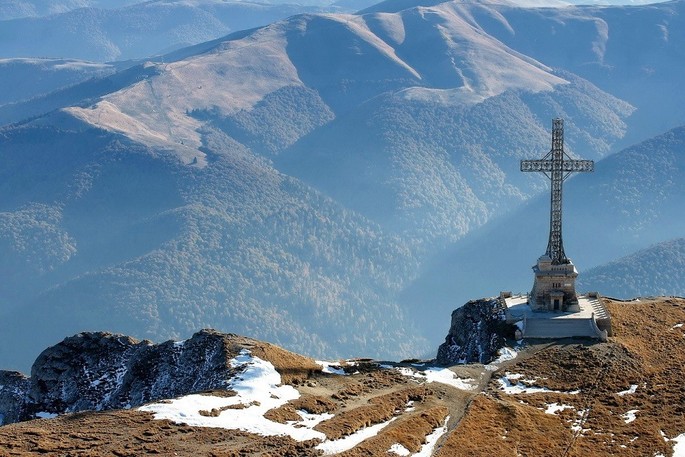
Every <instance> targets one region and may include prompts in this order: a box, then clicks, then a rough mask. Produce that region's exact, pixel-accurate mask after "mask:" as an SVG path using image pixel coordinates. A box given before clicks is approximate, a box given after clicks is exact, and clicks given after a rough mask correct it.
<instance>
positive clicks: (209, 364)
mask: <svg viewBox="0 0 685 457" xmlns="http://www.w3.org/2000/svg"><path fill="white" fill-rule="evenodd" d="M244 349H247V350H248V351H250V352H251V353H253V354H254V355H256V356H258V357H260V358H263V359H265V360H269V361H270V362H272V363H273V364H274V366H275V367H276V369H277V370H278V369H279V365H281V366H283V365H284V361H287V362H286V365H287V370H285V369H283V371H284V375H285V376H287V377H289V379H291V380H292V379H296V378H298V377H299V378H306V377H307V376H309V375H310V374H311V373H312V372H313V371H316V370H320V367H319V366H318V365H316V364H315V363H314V362H313V361H312V360H311V359H308V358H307V357H303V356H298V355H296V354H293V353H290V352H288V351H285V350H284V349H281V348H278V347H276V346H273V345H270V344H268V343H263V342H259V341H257V340H252V339H250V338H245V337H241V336H237V335H233V334H223V333H219V332H216V331H214V330H202V331H200V332H198V333H196V334H195V335H193V337H192V338H190V339H189V340H186V341H182V342H174V341H167V342H165V343H162V344H153V343H152V342H150V341H138V340H136V339H133V338H131V337H128V336H123V335H114V334H111V333H101V332H98V333H80V334H78V335H75V336H72V337H69V338H66V339H64V341H62V342H61V343H59V344H57V345H55V346H52V347H50V348H48V349H46V350H45V351H43V352H42V353H41V354H40V355H39V356H38V358H37V359H36V361H35V363H34V364H33V368H32V369H31V377H30V378H27V377H26V376H24V375H22V374H21V373H16V372H4V371H0V416H4V424H9V423H12V422H17V421H21V420H27V419H32V418H34V417H36V413H39V412H47V413H56V414H57V413H64V412H76V411H84V410H97V411H100V410H109V409H119V408H131V407H135V406H138V405H142V404H144V403H147V402H150V401H155V400H160V399H165V398H174V397H177V396H181V395H187V394H190V393H194V392H201V391H206V390H213V389H222V388H226V387H227V384H228V383H229V381H230V379H231V378H232V377H233V376H234V375H235V374H236V368H234V367H233V366H232V365H231V360H232V359H233V358H234V357H236V356H237V355H238V354H239V353H240V352H241V351H242V350H244Z"/></svg>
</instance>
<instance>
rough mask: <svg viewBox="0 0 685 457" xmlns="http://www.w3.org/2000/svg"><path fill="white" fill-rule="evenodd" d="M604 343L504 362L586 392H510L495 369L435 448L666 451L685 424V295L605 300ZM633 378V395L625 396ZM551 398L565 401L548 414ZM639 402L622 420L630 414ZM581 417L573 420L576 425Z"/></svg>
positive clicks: (538, 379)
mask: <svg viewBox="0 0 685 457" xmlns="http://www.w3.org/2000/svg"><path fill="white" fill-rule="evenodd" d="M607 305H608V308H609V310H610V312H611V315H612V317H613V326H614V334H615V336H614V337H613V338H611V339H610V341H609V342H608V343H600V344H590V343H588V342H581V343H570V342H569V343H558V344H553V345H551V346H548V347H546V348H544V349H542V350H540V351H539V352H537V353H536V354H535V355H534V356H533V357H530V358H527V359H525V360H523V361H520V362H517V363H514V364H513V365H511V366H509V367H507V368H506V371H508V372H510V373H520V374H523V375H524V376H523V379H535V382H534V385H537V386H541V387H547V388H549V389H551V390H556V391H564V392H568V391H574V390H580V393H578V394H576V395H571V394H568V393H551V392H545V393H535V394H507V393H504V392H503V391H502V390H500V389H499V384H498V383H497V381H496V379H495V378H497V377H498V376H501V375H503V374H504V371H505V370H501V371H502V372H501V373H496V374H495V375H494V376H493V381H491V383H490V385H489V387H488V389H487V391H486V392H485V393H483V394H481V395H478V396H477V397H476V398H475V400H474V401H473V402H472V403H471V405H470V406H469V409H468V411H467V414H466V416H465V418H464V420H462V421H461V422H460V423H459V424H458V426H457V427H456V429H455V430H454V431H453V432H452V433H451V434H450V435H449V437H448V439H447V440H446V442H445V443H444V445H443V447H442V449H441V452H440V453H439V454H438V455H439V456H445V457H446V456H450V457H453V456H474V455H488V456H512V455H525V456H533V455H534V456H559V457H561V456H569V457H572V456H607V455H621V456H635V457H638V456H639V457H642V456H653V455H655V454H657V453H661V454H663V455H665V456H670V455H671V452H672V447H673V444H672V443H669V442H667V441H666V440H665V439H664V437H663V436H662V432H663V434H664V435H665V437H666V438H673V437H675V436H678V435H679V434H681V433H684V432H685V379H684V378H683V367H684V366H685V332H684V328H683V327H676V325H677V324H681V323H684V322H685V301H684V300H682V299H658V300H645V301H633V302H616V301H608V303H607ZM631 385H637V386H638V387H637V390H636V392H635V393H633V394H625V395H619V394H618V393H619V392H622V391H625V390H628V389H629V387H630V386H631ZM551 403H557V404H560V405H562V404H563V405H568V406H571V408H566V409H564V410H563V411H559V412H557V413H555V414H546V413H545V410H546V409H547V407H548V405H550V404H551ZM629 410H638V411H637V413H636V419H635V420H634V421H632V422H630V423H626V421H625V419H624V417H622V416H623V415H624V414H626V413H627V412H628V411H629ZM574 425H576V426H577V428H575V430H574V428H572V426H574Z"/></svg>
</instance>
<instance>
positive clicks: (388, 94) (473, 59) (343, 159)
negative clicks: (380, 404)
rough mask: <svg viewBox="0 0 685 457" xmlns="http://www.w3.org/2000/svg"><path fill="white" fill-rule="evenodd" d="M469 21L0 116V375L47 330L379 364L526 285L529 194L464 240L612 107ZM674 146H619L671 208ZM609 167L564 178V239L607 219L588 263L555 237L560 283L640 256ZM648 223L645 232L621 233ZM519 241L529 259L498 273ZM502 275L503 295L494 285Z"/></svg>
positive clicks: (272, 51) (615, 138) (80, 91)
mask: <svg viewBox="0 0 685 457" xmlns="http://www.w3.org/2000/svg"><path fill="white" fill-rule="evenodd" d="M468 8H469V6H468V5H464V4H463V3H459V2H444V3H437V4H433V5H430V6H417V4H416V3H408V4H407V5H405V7H404V8H402V7H401V5H400V4H399V3H387V4H385V5H381V6H379V7H377V8H376V10H374V11H368V12H366V13H363V14H304V15H298V16H293V17H291V18H289V19H287V20H283V21H280V22H276V23H274V24H271V25H269V26H266V27H262V28H259V29H255V30H249V31H242V32H236V33H234V34H232V35H230V36H227V37H225V38H221V39H217V40H214V41H211V42H206V43H202V44H198V45H195V46H192V47H189V48H184V49H181V50H178V51H175V52H173V53H170V54H167V55H165V56H164V57H163V59H162V58H160V59H158V60H157V61H150V62H145V63H141V64H138V65H133V64H132V66H131V67H129V68H127V69H126V70H123V71H120V72H117V73H116V74H113V75H109V76H107V77H104V78H99V79H91V80H88V81H85V82H83V83H80V84H77V85H75V86H70V87H68V88H64V89H62V90H59V91H57V92H54V93H52V94H49V95H47V96H44V97H38V98H34V99H33V100H31V101H28V102H25V103H18V104H16V105H14V106H12V108H11V109H8V110H5V109H4V108H2V107H0V115H4V114H7V119H11V122H14V124H12V125H8V126H6V127H4V128H3V129H2V130H0V134H1V135H2V148H0V160H2V163H3V167H0V192H1V194H2V195H3V199H1V200H0V211H2V213H0V228H1V229H0V249H2V252H6V253H7V254H6V255H5V256H3V258H2V259H0V271H2V272H3V275H4V276H3V277H5V278H8V279H7V280H5V281H3V282H2V283H0V362H2V364H3V365H9V366H18V367H20V366H25V365H22V364H25V363H26V361H27V360H29V359H30V358H32V357H33V356H35V352H36V351H37V350H38V349H40V348H41V347H42V346H45V345H47V344H50V343H52V342H54V341H55V340H56V339H58V338H59V337H61V335H63V334H65V333H75V332H79V331H83V330H111V331H119V332H125V333H129V334H133V335H135V336H136V337H141V338H151V339H154V340H161V339H167V338H170V337H180V336H185V335H188V334H190V333H192V332H194V331H196V330H197V329H198V328H202V327H210V326H211V327H215V328H218V329H220V330H224V331H235V332H240V333H244V334H250V335H254V336H255V337H258V338H262V339H266V340H269V341H273V342H276V343H279V344H282V345H285V346H287V347H289V348H292V349H295V350H297V351H300V352H303V353H306V354H312V355H321V356H324V355H326V356H329V357H338V356H341V355H345V354H351V353H363V354H368V355H370V356H373V357H383V358H389V357H392V358H400V357H403V356H406V355H409V354H414V355H415V354H417V353H418V354H420V353H422V352H423V351H425V350H427V348H428V347H429V346H428V343H427V338H430V339H433V340H435V341H434V343H437V335H442V334H444V333H443V332H444V331H445V330H446V328H442V325H443V323H444V322H445V321H444V316H445V315H447V313H448V312H449V311H451V309H453V308H454V307H455V306H457V305H459V304H461V303H464V302H465V301H467V300H468V299H471V298H476V297H477V296H478V295H475V292H477V291H478V290H479V289H477V287H479V286H481V285H483V284H485V281H486V280H487V285H488V289H487V293H488V294H492V293H493V291H492V287H493V284H500V283H502V286H501V287H502V288H510V287H511V288H513V287H517V284H522V286H521V287H527V284H528V281H529V279H528V275H529V270H528V267H529V265H530V264H532V262H534V260H535V258H536V257H537V255H539V254H540V253H541V252H540V251H539V250H542V249H544V242H545V241H546V239H545V238H546V227H545V225H546V222H547V216H546V211H547V209H546V204H547V198H546V197H545V198H543V197H540V198H541V199H540V200H539V202H537V203H536V205H537V206H531V207H530V208H533V209H535V211H540V212H539V213H535V215H534V216H530V215H531V214H533V213H534V211H533V209H527V210H522V212H517V213H516V214H517V216H518V217H517V218H515V219H508V220H507V222H508V223H507V225H506V226H504V229H503V230H504V231H505V232H507V233H510V234H511V237H509V238H507V237H504V238H496V237H495V238H491V239H487V238H485V236H486V235H487V234H488V233H490V234H491V233H492V228H491V227H498V226H497V225H495V224H496V223H492V221H493V220H495V219H496V218H497V217H504V216H503V215H504V214H506V213H508V212H511V211H512V210H515V209H516V208H518V207H519V206H521V205H523V204H524V203H525V202H526V201H527V200H529V199H530V198H531V197H533V196H536V195H538V194H539V193H540V192H542V191H546V189H547V183H546V181H545V179H544V178H543V177H542V176H532V175H530V174H527V175H524V174H522V173H520V172H519V171H518V161H519V159H521V158H524V157H525V158H530V157H538V156H542V155H544V153H545V152H546V151H547V150H549V144H550V138H549V128H550V123H551V119H552V118H553V117H556V116H561V117H564V118H565V120H566V128H567V137H566V139H567V143H566V144H567V150H568V152H569V153H571V154H575V153H577V154H579V155H582V156H583V157H588V158H594V159H597V160H599V159H601V158H602V157H606V156H607V155H609V154H610V153H611V152H612V151H613V150H614V148H615V144H616V143H617V142H619V141H621V138H622V137H623V135H625V133H626V131H627V128H628V125H627V122H629V121H630V116H631V113H632V112H633V111H634V108H633V107H632V106H631V105H630V104H629V103H627V102H625V101H623V100H621V99H619V98H617V97H615V96H613V95H610V94H609V93H607V92H604V91H602V90H601V89H599V88H598V87H597V86H595V85H594V84H592V83H591V82H589V81H588V80H586V79H583V78H581V77H579V76H577V75H576V74H574V73H571V72H569V71H566V70H564V69H560V68H552V67H550V66H548V65H546V64H545V63H542V62H540V61H538V60H535V59H533V58H531V57H528V56H526V55H523V54H522V53H520V52H518V51H516V50H514V49H512V48H511V47H508V46H506V45H505V44H503V43H502V41H500V40H498V39H496V38H494V37H493V36H492V35H489V34H487V33H486V32H485V30H484V28H483V27H482V26H481V25H479V23H478V21H476V20H475V19H474V18H475V16H474V10H470V9H468ZM474 8H475V7H474ZM495 8H496V5H493V6H492V10H491V11H493V12H494V11H496V9H495ZM528 14H530V15H531V18H535V17H536V15H537V14H538V13H537V10H530V11H529V13H528ZM534 23H535V22H533V19H531V24H534ZM46 113H47V114H46ZM12 116H15V117H12ZM26 118H29V119H28V120H27V119H26ZM679 135H680V134H679V133H678V132H676V133H673V134H672V137H673V138H672V141H671V140H669V141H671V143H669V141H665V142H664V144H663V147H662V149H663V150H664V153H663V154H653V152H652V151H651V149H648V150H644V151H643V150H639V149H638V150H636V151H635V153H636V154H637V156H636V157H635V159H634V161H635V163H636V165H635V166H634V167H633V168H631V170H632V171H631V173H633V175H631V176H630V178H631V179H632V181H629V182H632V183H633V186H636V185H637V184H635V183H638V182H640V184H639V185H642V182H641V181H638V179H643V178H644V179H646V181H645V182H649V183H650V186H653V189H654V197H655V198H656V197H658V196H659V195H660V194H658V192H660V191H663V190H664V184H663V181H659V179H661V178H662V177H663V176H664V175H663V173H666V175H667V176H671V178H669V179H671V181H672V182H673V183H674V184H673V188H667V190H668V193H666V194H664V195H665V197H664V198H666V199H667V200H668V199H670V198H671V196H672V195H677V192H678V191H677V189H678V188H679V187H678V186H679V184H677V183H678V182H680V181H676V180H674V179H675V178H674V177H676V176H678V173H681V171H680V170H679V168H678V166H676V165H673V166H671V167H670V171H666V172H663V173H662V171H661V167H662V166H666V165H669V164H671V165H672V164H675V163H677V159H675V158H674V157H677V154H676V152H674V151H675V150H676V149H675V148H677V147H679V144H680V143H679V141H680V140H678V138H679ZM668 154H671V155H668ZM643 156H644V157H643ZM672 156H673V157H672ZM614 157H615V156H610V157H609V158H607V159H605V160H604V161H602V162H600V164H598V167H597V170H598V171H597V173H595V174H594V175H593V176H591V177H587V178H588V179H587V180H581V179H574V180H572V181H569V186H568V189H569V192H568V195H569V198H568V199H567V202H568V204H569V205H570V206H569V208H573V207H578V206H579V204H578V203H577V202H576V203H573V202H572V199H573V198H577V197H574V196H573V195H574V184H575V183H576V182H577V183H579V184H578V185H579V186H580V187H582V188H583V189H584V192H585V193H584V194H583V193H581V192H579V193H578V194H577V195H582V198H584V199H585V201H587V202H589V201H591V200H592V199H593V198H596V195H597V194H599V195H601V196H602V198H604V199H608V201H610V202H611V204H610V205H609V209H606V208H602V209H601V211H603V213H601V217H596V216H595V215H594V213H584V215H585V219H586V220H588V221H589V222H588V224H587V233H589V234H590V235H592V234H594V232H596V231H606V228H607V227H611V225H610V224H613V223H616V224H617V225H616V228H615V235H614V236H610V235H611V234H607V236H606V237H604V238H602V237H601V236H597V237H590V238H588V239H591V240H593V241H596V242H597V246H599V248H597V246H594V245H593V247H594V248H595V249H594V250H592V252H593V253H596V254H594V255H595V259H594V260H590V261H588V260H584V259H583V258H582V257H581V258H575V255H574V252H576V251H575V250H574V249H573V248H572V245H573V243H574V241H573V240H572V237H570V238H569V239H568V242H569V246H568V251H569V254H570V255H571V256H572V257H574V260H576V261H577V262H578V265H579V266H580V268H584V267H585V266H586V265H588V266H590V265H592V264H593V262H594V264H600V263H604V262H606V261H608V260H612V259H614V258H616V257H617V256H618V255H624V254H625V253H627V252H632V251H633V250H634V249H630V250H628V251H626V252H623V251H621V250H620V249H618V248H615V246H614V244H612V242H613V243H615V245H616V246H625V247H626V248H633V247H634V246H636V245H637V244H639V243H640V242H642V241H636V240H635V239H634V238H630V236H632V234H633V232H632V231H631V230H633V229H639V228H640V227H645V228H647V227H650V225H649V224H650V223H653V225H651V226H656V225H657V223H658V222H659V220H658V217H661V214H662V213H661V212H660V211H661V210H660V208H661V207H662V206H663V205H665V204H666V203H663V202H662V203H660V205H662V206H659V205H657V204H654V203H653V201H651V200H649V199H648V198H647V196H645V199H644V200H642V199H640V197H639V195H643V194H642V193H641V192H642V191H640V193H637V194H636V193H635V192H636V189H635V187H629V186H627V185H624V186H623V187H620V186H619V187H618V188H619V189H620V191H619V192H618V193H616V192H613V191H612V189H613V188H614V187H611V186H615V185H617V183H624V182H625V180H626V175H625V173H624V171H623V169H624V166H625V164H623V163H618V164H617V163H616V162H612V160H614ZM643 160H646V161H648V162H649V163H650V164H652V165H647V168H646V170H648V171H649V170H652V168H654V169H655V170H656V169H658V171H654V172H653V176H652V174H647V176H646V177H644V176H643V175H642V174H644V169H642V170H641V169H640V168H639V167H641V166H642V164H641V163H640V162H641V161H643ZM669 161H670V162H669ZM662 162H663V163H662ZM604 163H606V164H607V165H606V166H604V165H601V164H604ZM650 167H651V168H650ZM643 168H644V167H643ZM602 170H603V171H602ZM638 171H640V173H638ZM668 173H673V174H672V175H670V174H668ZM585 178H586V177H583V179H585ZM590 178H592V179H596V180H597V181H591V180H589V179H590ZM586 183H589V184H586ZM592 183H595V184H592ZM657 183H660V184H659V186H657ZM592 186H596V187H592ZM602 186H605V187H602ZM649 189H652V187H649ZM612 199H613V200H612ZM673 201H675V200H673ZM668 202H671V200H668ZM669 204H670V203H669ZM588 206H589V207H590V205H588ZM592 208H593V209H597V208H596V207H592ZM647 209H654V211H656V212H657V213H656V214H657V216H655V217H657V220H654V221H651V222H650V223H645V224H644V225H643V226H641V225H639V224H638V225H636V224H637V222H638V221H639V220H638V219H636V218H635V217H633V216H634V215H635V214H643V213H644V212H645V211H646V210H647ZM526 211H531V212H526ZM522 215H523V217H521V216H522ZM610 216H612V217H613V218H612V219H611V221H608V218H609V217H610ZM488 223H492V225H490V224H488ZM484 224H488V225H487V226H486V227H485V228H484V229H483V230H482V233H483V236H484V238H477V237H478V236H479V235H477V234H476V233H475V232H476V231H479V232H480V231H481V230H480V228H481V227H482V226H483V225H484ZM529 224H533V225H532V227H538V226H539V227H542V228H541V229H536V230H531V229H530V227H531V225H529ZM536 224H537V225H536ZM567 233H568V232H567ZM650 234H651V236H653V237H655V238H656V237H658V236H660V235H665V234H668V230H667V229H664V230H663V232H662V233H657V232H650ZM534 235H535V236H536V237H538V238H535V240H540V241H535V240H532V238H531V237H533V236H534ZM641 235H642V234H641V233H640V236H641ZM464 237H466V238H464ZM512 237H513V238H512ZM673 237H674V236H673V235H671V236H669V237H668V238H673ZM462 238H464V239H466V240H469V241H468V242H466V241H465V242H464V243H461V242H460V240H461V239H462ZM581 239H585V238H581ZM662 239H665V238H656V239H655V242H656V241H661V240H662ZM474 240H476V241H474ZM520 240H525V242H526V244H525V246H531V248H530V249H531V251H532V252H533V254H526V255H518V256H516V257H515V260H516V261H515V262H510V261H509V259H511V258H512V256H515V255H516V253H517V252H518V251H517V249H519V247H518V243H519V241H520ZM607 240H609V241H607ZM455 242H456V243H457V244H455V245H454V249H453V250H450V249H449V248H450V246H452V243H455ZM600 243H604V244H600ZM535 246H539V248H536V247H535ZM476 247H477V248H478V249H476V250H474V248H476ZM612 249H613V250H612ZM588 251H590V249H588ZM455 253H456V254H455ZM438 254H440V255H442V254H445V255H446V256H448V257H449V255H450V254H455V255H454V257H450V262H454V263H453V264H452V263H448V264H446V266H445V265H444V264H441V263H440V262H441V261H442V259H443V258H442V257H440V258H438V259H437V260H435V261H433V260H432V259H434V256H436V255H438ZM610 255H613V257H611V256H610ZM448 257H445V258H444V259H447V258H448ZM446 262H447V261H446ZM516 262H520V263H522V264H523V267H521V268H520V271H521V273H520V274H521V275H525V278H526V281H525V283H524V282H521V283H516V282H513V281H510V280H509V278H513V277H515V274H518V271H519V269H518V267H517V263H516ZM433 267H435V268H436V269H432V268H433ZM512 271H514V274H512V273H511V272H512ZM503 272H504V273H503ZM415 280H416V281H415ZM414 281H415V282H414ZM438 281H439V282H440V283H439V284H437V285H436V282H438ZM495 287H499V286H495ZM447 289H449V290H447ZM455 291H456V292H455ZM496 292H497V291H494V293H496ZM467 293H468V296H467V297H466V298H465V299H463V298H460V297H462V295H460V294H467ZM445 309H447V311H445ZM438 327H440V328H438ZM29 330H31V331H29ZM435 345H437V344H435ZM17 348H19V349H17Z"/></svg>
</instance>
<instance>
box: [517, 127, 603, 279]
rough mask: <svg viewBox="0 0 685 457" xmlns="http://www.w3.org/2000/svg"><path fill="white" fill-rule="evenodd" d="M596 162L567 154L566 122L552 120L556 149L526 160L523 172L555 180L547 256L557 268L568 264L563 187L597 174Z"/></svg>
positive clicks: (553, 140)
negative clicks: (579, 176)
mask: <svg viewBox="0 0 685 457" xmlns="http://www.w3.org/2000/svg"><path fill="white" fill-rule="evenodd" d="M594 169H595V162H594V161H592V160H574V159H571V157H569V156H568V155H567V154H566V153H565V152H564V120H563V119H558V118H557V119H554V120H553V121H552V150H551V151H549V152H548V153H547V155H546V156H545V157H543V158H542V159H540V160H522V161H521V171H539V172H542V173H544V174H545V176H547V177H548V178H549V179H550V180H551V181H552V202H551V205H550V206H551V208H550V218H549V242H548V243H547V252H546V253H545V254H546V255H548V256H549V257H550V258H551V259H552V263H553V264H555V265H558V264H562V263H568V262H569V260H568V258H567V257H566V254H565V253H564V243H563V240H562V238H561V192H562V184H563V182H564V180H565V179H566V178H568V177H569V175H570V174H571V173H574V172H589V171H594Z"/></svg>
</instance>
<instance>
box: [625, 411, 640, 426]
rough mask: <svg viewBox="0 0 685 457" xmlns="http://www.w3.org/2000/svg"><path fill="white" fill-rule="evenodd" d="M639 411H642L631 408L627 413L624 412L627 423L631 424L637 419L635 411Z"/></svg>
mask: <svg viewBox="0 0 685 457" xmlns="http://www.w3.org/2000/svg"><path fill="white" fill-rule="evenodd" d="M638 411H640V410H639V409H631V410H630V411H627V412H626V413H625V414H623V415H622V416H621V417H622V418H623V421H624V422H625V423H626V424H630V423H631V422H633V421H634V420H635V419H637V416H636V415H635V413H637V412H638Z"/></svg>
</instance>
